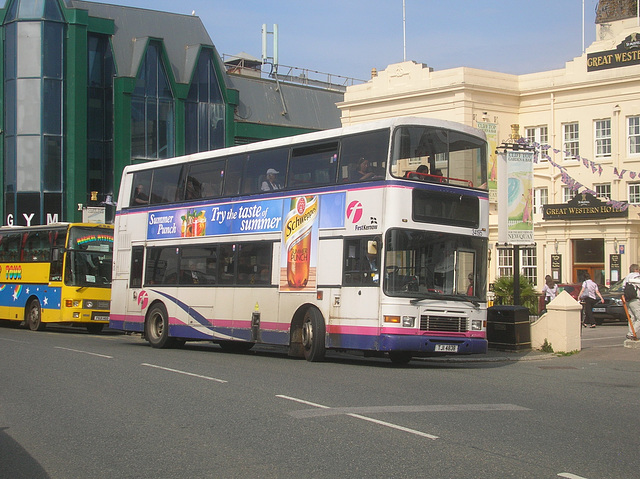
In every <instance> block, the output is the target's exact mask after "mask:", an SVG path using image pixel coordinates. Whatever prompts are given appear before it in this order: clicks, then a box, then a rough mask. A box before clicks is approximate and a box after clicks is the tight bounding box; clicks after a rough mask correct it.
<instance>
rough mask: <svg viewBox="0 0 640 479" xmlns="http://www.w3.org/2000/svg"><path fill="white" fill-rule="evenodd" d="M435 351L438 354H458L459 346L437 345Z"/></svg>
mask: <svg viewBox="0 0 640 479" xmlns="http://www.w3.org/2000/svg"><path fill="white" fill-rule="evenodd" d="M435 350H436V352H440V353H457V352H458V345H457V344H436V348H435Z"/></svg>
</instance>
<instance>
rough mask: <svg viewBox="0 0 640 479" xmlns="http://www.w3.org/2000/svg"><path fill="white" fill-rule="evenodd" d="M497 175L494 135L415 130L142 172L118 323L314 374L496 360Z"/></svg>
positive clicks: (159, 338) (129, 202)
mask: <svg viewBox="0 0 640 479" xmlns="http://www.w3.org/2000/svg"><path fill="white" fill-rule="evenodd" d="M363 158H366V159H367V161H362V159H363ZM283 159H284V162H281V163H278V161H282V160H283ZM486 161H487V145H486V140H485V137H484V134H483V133H482V132H480V131H478V130H475V129H472V128H469V127H465V126H463V125H458V124H454V123H450V122H443V121H436V120H425V119H415V118H411V119H395V120H389V121H381V122H376V123H375V124H372V125H360V126H357V127H349V128H343V129H339V130H335V131H327V132H320V133H313V134H308V135H300V136H297V137H293V138H286V139H280V140H271V141H265V142H261V143H259V144H255V145H246V146H242V147H234V148H229V149H226V150H219V151H213V152H207V153H200V154H195V155H191V156H188V157H183V158H175V159H169V160H162V161H158V162H153V163H152V164H145V165H132V166H129V167H127V168H126V169H125V171H124V174H123V179H122V183H121V191H120V201H119V202H118V211H117V212H116V224H115V227H116V231H117V232H118V233H117V235H116V237H115V242H114V243H115V252H116V258H117V260H116V262H115V264H114V272H113V288H112V295H113V297H114V299H116V300H115V301H114V302H113V303H112V309H111V321H110V325H111V327H112V328H115V329H121V330H125V331H134V332H140V333H143V334H144V336H145V338H146V339H147V340H148V341H149V343H150V344H151V345H152V346H154V347H168V346H172V345H176V344H182V343H183V342H184V341H188V340H210V341H213V342H215V343H217V344H219V345H220V346H222V347H223V348H225V349H232V350H242V349H249V348H251V347H252V346H253V345H254V344H260V343H265V344H279V345H283V346H287V347H288V348H289V354H291V355H294V356H304V357H305V358H307V359H308V360H310V361H317V360H321V359H322V358H324V355H325V351H326V350H327V349H341V350H344V349H356V350H363V351H368V352H369V353H371V354H384V355H387V356H388V357H389V358H390V359H391V360H392V361H394V362H398V363H406V362H407V361H409V360H410V359H411V358H412V357H414V356H425V355H433V354H438V355H441V354H476V353H483V352H486V349H487V341H486V278H487V272H486V268H487V250H488V249H487V242H488V212H489V206H488V204H489V201H488V192H487V188H486ZM365 163H366V165H365ZM359 170H362V171H360V172H359ZM454 171H455V172H456V174H455V176H454V175H453V174H451V173H452V172H454ZM260 172H270V173H271V178H270V180H269V181H271V182H273V184H278V185H282V186H281V187H280V189H273V187H272V188H270V189H268V190H266V191H262V190H260V186H259V185H260V184H261V183H264V179H263V175H261V174H260ZM273 172H275V174H279V175H280V178H274V176H275V174H274V173H273ZM280 172H281V173H280ZM475 185H479V186H475ZM142 191H148V192H149V195H147V194H144V196H142V195H141V192H142ZM189 191H191V192H192V193H189ZM194 191H195V192H196V194H195V195H194V193H193V192H194Z"/></svg>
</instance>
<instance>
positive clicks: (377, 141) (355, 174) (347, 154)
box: [339, 130, 389, 182]
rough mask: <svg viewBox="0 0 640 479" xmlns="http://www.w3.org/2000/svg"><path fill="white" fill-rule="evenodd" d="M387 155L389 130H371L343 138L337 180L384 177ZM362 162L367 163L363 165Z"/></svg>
mask: <svg viewBox="0 0 640 479" xmlns="http://www.w3.org/2000/svg"><path fill="white" fill-rule="evenodd" d="M388 155H389V130H378V131H372V132H370V133H361V134H357V135H352V136H347V137H345V138H343V139H342V141H341V142H340V172H339V181H340V182H350V181H366V180H370V179H382V178H384V176H385V169H386V167H387V157H388ZM364 162H366V163H367V164H366V165H363V163H364ZM367 174H368V175H367ZM374 177H375V178H374Z"/></svg>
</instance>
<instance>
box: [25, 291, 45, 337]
mask: <svg viewBox="0 0 640 479" xmlns="http://www.w3.org/2000/svg"><path fill="white" fill-rule="evenodd" d="M24 321H25V323H27V326H28V327H29V329H30V330H31V331H42V330H43V329H44V328H45V326H46V325H45V323H43V322H42V309H41V308H40V301H38V298H33V299H32V300H31V301H29V302H28V303H27V309H26V311H25V316H24Z"/></svg>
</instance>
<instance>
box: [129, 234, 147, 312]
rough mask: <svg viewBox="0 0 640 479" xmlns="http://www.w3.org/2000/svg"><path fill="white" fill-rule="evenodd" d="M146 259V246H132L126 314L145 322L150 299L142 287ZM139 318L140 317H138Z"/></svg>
mask: <svg viewBox="0 0 640 479" xmlns="http://www.w3.org/2000/svg"><path fill="white" fill-rule="evenodd" d="M143 260H144V246H133V247H132V248H131V267H130V269H129V287H128V288H127V290H128V291H127V295H126V296H127V297H126V299H125V301H126V303H125V304H126V313H125V314H126V316H127V317H128V318H129V320H131V319H134V318H136V321H142V322H143V323H144V319H143V318H144V311H143V309H144V308H145V307H146V306H147V301H148V299H147V298H146V293H145V292H144V291H143V289H142V271H143V267H142V266H143ZM138 318H139V319H138Z"/></svg>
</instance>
